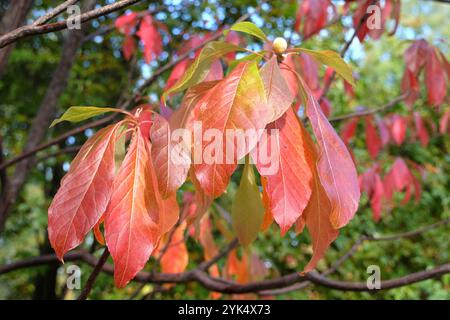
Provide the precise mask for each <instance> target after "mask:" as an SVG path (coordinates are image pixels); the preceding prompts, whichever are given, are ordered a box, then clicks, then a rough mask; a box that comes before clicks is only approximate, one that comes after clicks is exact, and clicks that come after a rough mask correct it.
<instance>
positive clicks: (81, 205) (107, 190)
mask: <svg viewBox="0 0 450 320" xmlns="http://www.w3.org/2000/svg"><path fill="white" fill-rule="evenodd" d="M121 124H122V123H120V122H119V123H117V124H114V125H110V126H108V127H106V128H104V129H102V130H100V131H99V132H97V133H96V134H95V135H94V136H92V137H91V138H89V140H88V141H87V142H86V143H85V144H84V145H83V147H82V148H81V150H80V151H79V153H78V155H77V156H76V157H75V159H74V160H73V161H72V164H71V166H70V169H69V172H67V174H66V175H65V176H64V178H63V179H62V180H61V187H60V188H59V190H58V192H57V193H56V195H55V197H54V198H53V201H52V203H51V205H50V207H49V209H48V233H49V239H50V243H51V245H52V247H53V249H55V252H56V255H57V256H58V258H59V259H61V260H62V258H63V256H64V254H65V253H66V252H67V251H69V250H70V249H72V248H74V247H76V246H77V245H79V244H80V243H81V242H82V241H83V239H84V237H85V236H86V234H87V233H88V232H89V231H90V230H91V229H92V228H93V227H94V225H95V224H96V223H97V221H98V220H99V219H100V217H101V215H102V214H103V212H104V211H105V209H106V207H107V205H108V202H109V199H110V196H111V192H112V184H113V180H114V170H115V167H114V145H115V135H116V132H117V129H118V128H119V127H120V126H121Z"/></svg>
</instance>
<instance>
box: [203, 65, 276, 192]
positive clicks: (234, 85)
mask: <svg viewBox="0 0 450 320" xmlns="http://www.w3.org/2000/svg"><path fill="white" fill-rule="evenodd" d="M266 103H267V102H266V97H265V93H264V85H263V82H262V80H261V77H260V76H259V72H258V68H257V66H256V63H254V62H244V63H241V64H240V65H239V66H237V67H236V68H235V69H234V70H233V71H232V72H231V73H230V74H229V75H228V76H227V77H226V78H225V79H223V80H222V81H220V82H219V83H218V84H217V85H216V86H214V87H213V88H212V89H210V90H209V91H208V93H207V94H206V95H205V96H204V97H203V98H202V99H201V100H200V102H199V103H198V106H197V114H196V117H195V120H197V121H199V122H200V123H201V124H202V128H201V129H202V131H203V132H209V133H211V134H213V136H212V137H210V140H209V141H205V140H208V139H205V138H203V139H201V140H202V141H198V144H197V145H195V146H194V171H195V175H196V177H197V180H198V181H199V183H200V185H201V187H202V189H203V190H204V191H205V193H206V194H208V195H212V196H214V197H217V196H219V195H221V194H222V193H223V192H224V191H225V189H226V187H227V185H228V182H229V180H230V176H231V174H232V173H233V172H234V170H235V169H236V166H237V161H238V160H239V159H242V158H243V157H244V156H245V155H246V154H247V153H248V152H249V151H250V150H251V149H253V147H254V146H255V145H256V142H257V138H258V137H257V134H260V133H261V132H260V131H261V129H263V128H264V127H265V125H266V124H267V119H268V117H269V116H268V112H267V108H266ZM228 129H232V131H230V130H228ZM227 131H229V132H231V133H233V134H234V133H236V134H243V133H245V132H250V133H249V134H248V137H249V138H248V139H235V138H233V137H227V135H228V134H229V133H227ZM251 131H253V132H251ZM194 135H196V132H194ZM237 140H244V141H241V142H242V143H240V141H237Z"/></svg>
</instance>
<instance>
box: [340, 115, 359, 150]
mask: <svg viewBox="0 0 450 320" xmlns="http://www.w3.org/2000/svg"><path fill="white" fill-rule="evenodd" d="M358 121H359V118H352V119H350V120H348V121H347V122H346V123H345V124H344V126H343V127H342V130H341V138H342V141H343V142H344V143H345V144H346V145H348V143H349V142H350V139H351V138H353V137H354V136H355V133H356V127H357V126H358Z"/></svg>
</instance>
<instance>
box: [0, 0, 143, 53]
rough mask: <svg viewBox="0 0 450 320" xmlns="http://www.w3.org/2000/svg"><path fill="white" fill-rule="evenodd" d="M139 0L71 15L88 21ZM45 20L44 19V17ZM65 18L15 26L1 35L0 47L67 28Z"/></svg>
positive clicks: (130, 0)
mask: <svg viewBox="0 0 450 320" xmlns="http://www.w3.org/2000/svg"><path fill="white" fill-rule="evenodd" d="M139 1H141V0H121V1H117V2H115V3H113V4H110V5H106V6H103V7H101V8H98V9H93V10H90V11H88V12H86V13H83V14H81V15H79V16H76V17H73V19H74V20H77V18H79V19H80V22H81V23H84V22H87V21H90V20H92V19H95V18H98V17H101V16H104V15H107V14H109V13H111V12H114V11H117V10H120V9H123V8H125V7H128V6H130V5H132V4H135V3H137V2H139ZM44 20H45V19H44ZM67 23H68V21H67V20H64V21H60V22H55V23H49V24H43V25H33V24H31V25H27V26H23V27H20V28H17V29H15V30H13V31H11V32H9V33H7V34H5V35H3V36H1V37H0V48H3V47H4V46H6V45H8V44H10V43H13V42H15V41H17V40H19V39H22V38H25V37H29V36H33V35H38V34H45V33H50V32H54V31H59V30H63V29H66V28H67Z"/></svg>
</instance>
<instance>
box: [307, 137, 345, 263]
mask: <svg viewBox="0 0 450 320" xmlns="http://www.w3.org/2000/svg"><path fill="white" fill-rule="evenodd" d="M311 143H312V141H311V142H310V143H309V145H310V146H311ZM313 152H314V151H313ZM331 213H332V207H331V203H330V200H329V199H328V196H327V192H326V191H325V190H324V188H323V186H322V183H321V182H320V177H319V174H318V172H317V169H315V168H314V169H313V183H312V194H311V200H310V201H309V203H308V206H307V207H306V208H305V211H304V212H303V215H302V218H303V220H304V224H305V225H306V227H307V228H308V232H309V234H310V235H311V239H312V247H313V255H312V257H311V260H310V261H309V262H308V264H307V265H306V266H305V269H304V272H309V271H311V270H313V269H314V268H315V267H316V265H317V262H319V260H320V259H321V258H322V257H323V256H324V255H325V252H326V250H327V249H328V247H329V246H330V244H331V243H332V242H333V241H334V240H335V239H336V238H337V236H338V235H339V231H338V230H336V229H335V228H334V227H333V225H332V224H331V222H330V216H331Z"/></svg>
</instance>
